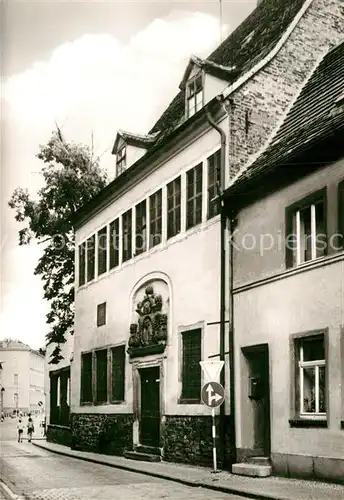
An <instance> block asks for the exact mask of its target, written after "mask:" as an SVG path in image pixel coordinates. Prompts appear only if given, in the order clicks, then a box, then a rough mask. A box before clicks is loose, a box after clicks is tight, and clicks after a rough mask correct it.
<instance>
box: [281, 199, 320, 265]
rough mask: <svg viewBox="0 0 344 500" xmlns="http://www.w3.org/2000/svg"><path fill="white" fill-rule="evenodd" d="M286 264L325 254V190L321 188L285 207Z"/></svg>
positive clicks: (298, 263)
mask: <svg viewBox="0 0 344 500" xmlns="http://www.w3.org/2000/svg"><path fill="white" fill-rule="evenodd" d="M286 247H287V253H286V256H287V266H288V267H292V266H298V265H300V264H302V263H304V262H307V261H310V260H314V259H317V258H319V257H322V256H324V255H325V254H326V250H327V236H326V192H325V190H322V191H321V192H319V193H315V194H314V195H312V196H311V197H308V198H307V199H306V200H304V201H303V202H301V203H298V204H297V205H293V206H292V207H290V208H288V209H287V240H286Z"/></svg>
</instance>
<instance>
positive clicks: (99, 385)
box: [96, 349, 107, 403]
mask: <svg viewBox="0 0 344 500" xmlns="http://www.w3.org/2000/svg"><path fill="white" fill-rule="evenodd" d="M106 401H107V349H102V350H101V351H96V402H97V403H105V402H106Z"/></svg>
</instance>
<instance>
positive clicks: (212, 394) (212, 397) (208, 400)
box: [201, 382, 225, 408]
mask: <svg viewBox="0 0 344 500" xmlns="http://www.w3.org/2000/svg"><path fill="white" fill-rule="evenodd" d="M201 398H202V401H203V403H204V404H205V405H207V406H209V407H210V408H216V407H217V406H220V405H222V403H223V401H224V399H225V390H224V388H223V386H222V385H221V384H218V383H217V382H208V383H207V384H205V385H204V386H203V389H202V392H201Z"/></svg>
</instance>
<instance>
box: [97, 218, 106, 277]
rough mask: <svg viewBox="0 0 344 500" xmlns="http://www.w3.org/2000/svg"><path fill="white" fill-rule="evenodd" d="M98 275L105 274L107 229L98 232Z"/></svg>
mask: <svg viewBox="0 0 344 500" xmlns="http://www.w3.org/2000/svg"><path fill="white" fill-rule="evenodd" d="M97 237H98V275H100V274H103V273H105V272H106V259H107V227H103V228H102V229H101V230H100V231H98V235H97Z"/></svg>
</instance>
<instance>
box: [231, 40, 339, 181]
mask: <svg viewBox="0 0 344 500" xmlns="http://www.w3.org/2000/svg"><path fill="white" fill-rule="evenodd" d="M343 90H344V42H343V43H341V44H340V45H339V46H337V47H335V48H333V49H332V50H330V51H329V52H328V53H327V55H326V56H325V57H324V58H323V60H322V61H321V63H320V64H319V66H318V67H317V69H316V70H315V72H314V73H313V75H312V77H311V78H310V79H309V80H308V82H307V83H306V84H305V86H304V88H303V89H302V91H301V93H300V95H299V97H298V98H297V100H296V102H295V103H294V105H293V106H292V108H291V109H290V111H289V113H288V114H287V116H286V118H285V120H284V122H283V123H282V125H281V127H280V128H279V130H278V131H277V133H276V135H275V137H274V139H273V140H272V142H271V144H270V145H269V147H268V148H267V149H266V150H265V152H264V153H263V154H262V155H261V156H260V157H259V158H258V159H257V160H256V161H255V162H254V163H253V164H252V165H251V166H250V167H249V168H248V169H247V170H246V171H245V172H243V173H242V174H241V175H240V176H239V177H238V178H237V179H236V180H235V181H234V183H233V186H235V185H238V184H241V183H242V182H245V179H247V178H251V177H252V176H256V175H258V174H259V173H260V172H262V171H265V170H266V169H268V168H270V167H271V166H272V165H274V164H276V163H278V164H288V160H291V158H292V157H295V156H296V155H297V154H298V153H299V152H301V151H302V150H304V149H308V148H310V147H311V145H312V144H314V143H316V142H317V141H319V140H322V139H325V138H326V137H327V136H330V135H331V134H333V133H334V132H335V131H337V130H339V129H341V128H343V127H344V102H343V100H341V99H340V97H342V96H343ZM343 141H344V132H343ZM229 189H230V188H229Z"/></svg>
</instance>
